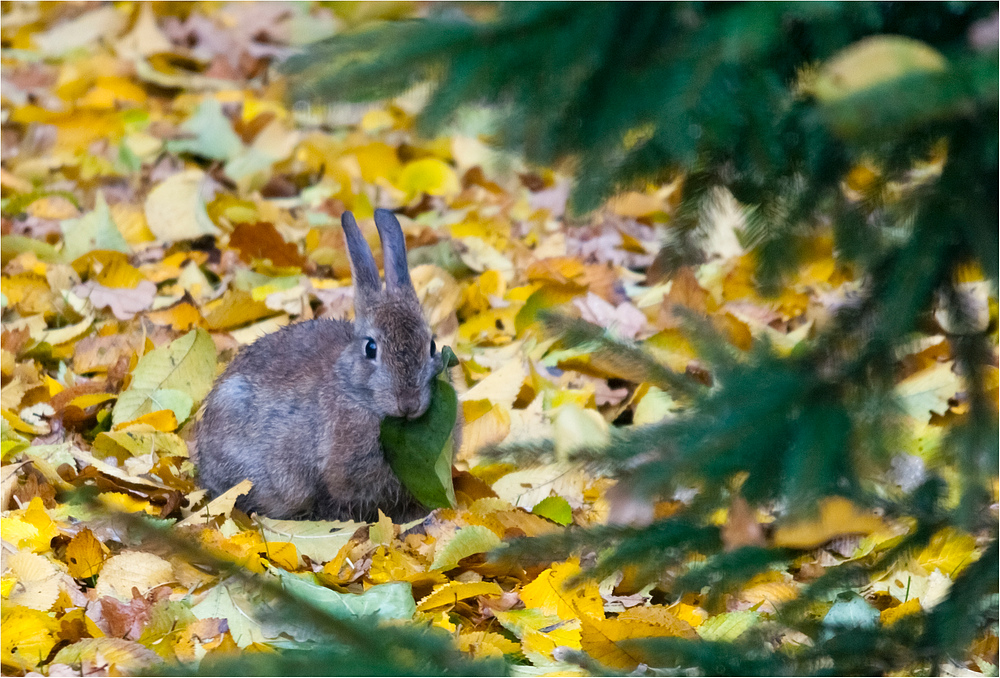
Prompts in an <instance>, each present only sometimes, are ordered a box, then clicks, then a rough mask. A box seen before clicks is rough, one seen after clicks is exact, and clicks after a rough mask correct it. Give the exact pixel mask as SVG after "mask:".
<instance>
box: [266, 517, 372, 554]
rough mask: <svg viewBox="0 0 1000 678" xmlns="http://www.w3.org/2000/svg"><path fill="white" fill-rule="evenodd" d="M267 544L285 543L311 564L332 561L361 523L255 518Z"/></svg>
mask: <svg viewBox="0 0 1000 678" xmlns="http://www.w3.org/2000/svg"><path fill="white" fill-rule="evenodd" d="M257 522H259V523H260V525H261V533H262V534H263V536H264V539H266V540H267V541H287V542H289V543H292V544H295V548H296V549H298V551H299V553H301V554H302V555H304V556H309V559H310V560H312V561H313V562H314V563H325V562H327V561H328V560H332V559H333V557H334V556H336V555H337V552H338V551H340V548H341V547H342V546H343V545H344V544H346V543H347V542H349V541H350V540H351V535H353V534H354V533H355V532H356V531H357V529H358V528H359V527H361V525H363V524H364V523H355V522H351V521H348V522H337V521H332V520H274V519H272V518H266V517H263V516H258V517H257Z"/></svg>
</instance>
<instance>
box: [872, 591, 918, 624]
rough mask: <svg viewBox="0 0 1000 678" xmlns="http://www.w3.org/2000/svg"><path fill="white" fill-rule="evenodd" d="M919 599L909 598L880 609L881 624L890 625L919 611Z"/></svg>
mask: <svg viewBox="0 0 1000 678" xmlns="http://www.w3.org/2000/svg"><path fill="white" fill-rule="evenodd" d="M920 610H921V608H920V599H919V598H910V599H909V600H908V601H906V602H905V603H903V604H902V605H897V606H896V607H890V608H887V609H885V610H882V613H881V614H880V615H879V618H880V619H881V621H882V626H892V625H893V624H895V623H896V622H898V621H899V620H900V619H902V618H903V617H908V616H910V615H911V614H917V613H918V612H920Z"/></svg>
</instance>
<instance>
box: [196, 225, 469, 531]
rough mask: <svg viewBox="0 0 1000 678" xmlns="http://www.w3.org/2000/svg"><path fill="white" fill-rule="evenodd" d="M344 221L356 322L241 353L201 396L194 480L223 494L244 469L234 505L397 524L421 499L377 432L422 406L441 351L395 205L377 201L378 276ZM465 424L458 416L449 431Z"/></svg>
mask: <svg viewBox="0 0 1000 678" xmlns="http://www.w3.org/2000/svg"><path fill="white" fill-rule="evenodd" d="M341 223H342V226H343V229H344V236H345V239H346V241H347V250H348V253H349V255H350V262H351V277H352V279H353V281H354V308H355V320H354V322H353V323H352V322H348V321H346V320H327V319H315V320H309V321H305V322H302V323H297V324H293V325H289V326H287V327H285V328H283V329H281V330H279V331H278V332H275V333H273V334H269V335H266V336H264V337H261V338H260V339H258V340H257V341H256V342H254V343H253V344H252V345H250V346H249V347H248V348H246V349H244V350H243V351H242V352H240V353H239V354H238V355H237V357H236V358H235V359H234V360H233V361H232V363H231V364H230V365H229V367H228V368H227V369H226V371H225V372H224V373H223V374H222V376H221V377H220V378H219V380H218V381H217V382H216V384H215V386H214V387H213V389H212V391H211V392H210V393H209V394H208V397H207V398H206V400H205V406H204V410H203V414H202V418H201V421H200V422H199V423H198V428H197V449H198V463H199V467H200V468H199V475H200V481H201V484H202V485H203V486H204V487H205V488H206V489H207V490H208V492H209V494H211V495H213V496H218V495H219V494H220V493H222V492H225V491H226V490H228V489H229V488H230V487H232V486H233V485H236V484H237V483H239V482H240V481H242V480H243V479H244V478H249V479H250V480H251V481H252V482H253V488H252V489H251V490H250V492H249V493H248V494H246V495H243V496H242V497H240V498H239V499H238V500H237V502H236V506H237V508H239V509H241V510H242V511H244V512H246V513H248V514H249V513H251V512H257V513H260V514H263V515H267V516H269V517H272V518H279V519H313V520H360V521H367V522H371V521H373V520H376V519H377V518H378V510H379V509H381V510H382V511H383V512H384V513H385V514H386V515H388V516H390V517H392V518H393V519H394V520H396V522H404V521H406V520H412V519H414V518H416V517H419V516H420V515H422V513H423V512H425V511H424V510H423V508H422V507H421V505H420V504H419V503H418V502H417V500H416V499H414V497H413V496H412V495H411V494H410V493H409V492H408V491H407V490H406V488H405V487H403V486H402V484H401V483H400V481H399V479H398V478H397V477H396V475H395V474H394V473H393V472H392V469H391V468H390V467H389V464H388V461H387V460H386V458H385V454H384V452H383V449H382V446H381V444H380V442H379V426H380V423H381V421H382V419H383V418H384V417H407V418H410V419H413V418H416V417H419V416H420V415H421V414H423V413H424V412H425V411H426V410H427V408H428V406H429V404H430V397H431V382H432V380H433V379H434V378H435V375H437V374H438V373H439V372H440V371H441V370H442V369H443V364H442V357H441V354H440V352H438V350H437V347H436V345H435V343H434V338H433V337H432V335H431V330H430V328H429V327H428V325H427V322H426V321H425V319H424V316H423V313H422V311H421V307H420V302H419V301H418V299H417V294H416V292H415V291H414V289H413V283H412V282H411V280H410V272H409V269H408V268H407V262H406V243H405V240H404V237H403V231H402V229H401V228H400V225H399V221H398V220H397V219H396V217H395V215H393V213H392V212H390V211H389V210H385V209H378V210H375V225H376V227H377V228H378V233H379V238H380V239H381V241H382V249H383V253H384V259H385V286H384V287H383V286H382V283H381V281H380V279H379V271H378V267H377V266H376V264H375V259H374V257H373V256H372V252H371V250H370V249H369V247H368V244H367V243H366V242H365V239H364V237H363V236H362V235H361V231H360V230H359V229H358V225H357V222H356V221H355V219H354V215H352V214H351V213H350V212H345V213H344V215H343V217H342V219H341ZM459 428H460V424H459V423H458V422H456V433H458V432H459Z"/></svg>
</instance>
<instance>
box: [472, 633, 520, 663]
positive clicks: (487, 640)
mask: <svg viewBox="0 0 1000 678" xmlns="http://www.w3.org/2000/svg"><path fill="white" fill-rule="evenodd" d="M458 649H460V650H461V651H462V652H468V653H469V654H471V655H472V656H473V657H475V658H476V659H486V658H489V657H494V658H497V659H500V658H502V657H503V656H504V655H505V654H518V653H520V652H521V646H520V645H519V644H518V643H515V642H514V641H513V640H509V639H507V638H505V637H504V636H502V635H500V634H499V633H495V632H493V631H469V632H466V633H463V634H461V635H460V636H459V637H458Z"/></svg>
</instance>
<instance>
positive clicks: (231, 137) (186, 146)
mask: <svg viewBox="0 0 1000 678" xmlns="http://www.w3.org/2000/svg"><path fill="white" fill-rule="evenodd" d="M181 129H183V130H184V131H185V132H188V133H189V134H192V135H193V136H194V138H193V139H176V140H173V141H168V142H167V150H168V151H170V152H171V153H192V154H194V155H197V156H200V157H202V158H211V159H213V160H229V159H230V158H234V157H236V155H238V154H239V153H240V152H241V151H242V150H243V141H241V140H240V138H239V136H237V134H236V132H234V131H233V126H232V124H231V123H230V122H229V118H227V117H226V116H225V114H224V113H223V112H222V104H221V103H219V101H218V99H215V98H213V97H211V96H208V97H205V98H204V99H203V100H202V102H201V104H200V105H199V106H198V110H196V111H195V112H194V115H192V116H191V117H190V118H188V119H187V120H186V121H185V122H184V124H183V125H181Z"/></svg>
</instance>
